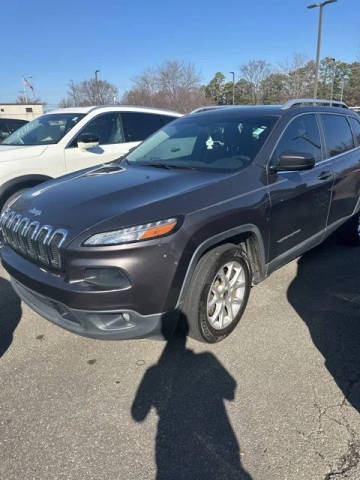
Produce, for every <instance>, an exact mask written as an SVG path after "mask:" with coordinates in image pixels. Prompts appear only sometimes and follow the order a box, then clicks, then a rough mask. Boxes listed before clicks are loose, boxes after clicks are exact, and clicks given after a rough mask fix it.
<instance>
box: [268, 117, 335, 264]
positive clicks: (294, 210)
mask: <svg viewBox="0 0 360 480" xmlns="http://www.w3.org/2000/svg"><path fill="white" fill-rule="evenodd" d="M285 152H286V153H290V152H292V153H298V154H300V153H304V154H310V155H312V156H313V157H314V158H315V161H316V164H315V167H314V168H312V169H311V170H304V171H297V172H290V171H283V172H276V173H269V195H270V202H271V213H270V219H269V225H270V227H269V228H270V243H269V260H270V262H271V261H274V260H275V259H280V260H281V258H284V261H287V260H288V258H287V256H288V255H289V254H290V253H291V251H292V249H293V251H294V250H297V248H296V247H300V246H301V244H302V243H303V242H305V243H308V242H307V241H309V242H311V241H312V239H314V238H317V236H319V235H321V232H323V230H324V229H325V227H326V222H327V215H328V212H329V206H330V200H331V189H332V183H333V172H332V169H331V164H330V163H329V162H327V161H324V160H323V158H324V157H323V148H322V142H321V136H320V130H319V125H318V120H317V117H316V115H315V114H312V113H306V114H302V115H299V116H297V117H295V118H294V119H293V120H292V121H291V123H290V124H289V125H288V126H287V127H286V129H285V131H284V133H283V135H282V137H281V139H280V141H279V142H278V144H277V146H276V148H275V151H274V153H273V156H272V158H271V160H270V162H271V163H272V164H276V162H277V161H278V159H279V157H280V155H281V154H283V153H285ZM295 256H296V255H295ZM275 263H276V260H275ZM280 263H282V262H281V261H280Z"/></svg>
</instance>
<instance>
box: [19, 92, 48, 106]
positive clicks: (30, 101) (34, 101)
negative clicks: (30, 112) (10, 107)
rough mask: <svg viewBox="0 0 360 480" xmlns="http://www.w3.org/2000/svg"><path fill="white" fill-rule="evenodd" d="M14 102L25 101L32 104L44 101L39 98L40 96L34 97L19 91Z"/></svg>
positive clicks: (20, 102) (23, 103)
mask: <svg viewBox="0 0 360 480" xmlns="http://www.w3.org/2000/svg"><path fill="white" fill-rule="evenodd" d="M15 103H19V104H21V105H25V104H26V103H32V104H37V103H38V104H42V105H43V104H44V102H42V101H41V100H40V98H38V97H36V98H33V97H30V98H29V97H26V96H25V95H24V94H23V93H21V94H20V95H19V96H18V97H17V99H16V100H15Z"/></svg>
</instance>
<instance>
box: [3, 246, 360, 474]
mask: <svg viewBox="0 0 360 480" xmlns="http://www.w3.org/2000/svg"><path fill="white" fill-rule="evenodd" d="M359 257H360V249H359V248H351V247H344V246H341V245H339V244H337V243H336V241H335V240H330V241H328V242H326V243H325V244H324V245H322V246H320V247H318V248H316V249H315V250H313V251H311V252H309V253H307V254H305V255H304V256H303V257H302V258H301V259H299V260H297V261H294V262H292V263H290V264H289V265H287V266H286V267H284V268H282V269H281V270H279V271H277V272H275V273H274V274H273V275H271V276H270V277H269V278H268V279H267V280H266V281H265V282H263V283H262V284H261V285H258V286H256V287H254V288H253V289H252V292H251V295H250V300H249V305H248V308H247V310H246V312H245V315H244V317H243V319H242V320H241V322H240V324H239V325H238V327H237V329H236V330H235V331H234V333H233V334H232V335H231V336H230V337H229V338H228V339H226V340H225V341H223V342H221V343H219V344H217V345H206V344H200V343H198V342H196V341H193V340H191V339H186V338H185V336H184V334H183V333H182V332H181V331H180V332H178V334H177V335H176V336H175V337H173V338H172V339H170V340H169V341H168V342H159V341H153V340H133V341H125V342H102V341H96V340H90V339H86V338H81V337H78V336H76V335H74V334H71V333H68V332H66V331H64V330H62V329H60V328H59V327H56V326H54V325H52V324H50V323H49V322H48V321H46V320H44V319H42V318H41V317H39V316H38V315H37V314H35V313H33V312H32V311H31V310H30V309H29V308H27V307H26V306H25V305H23V304H21V303H20V300H19V298H18V297H17V296H16V294H15V293H14V292H13V290H12V288H11V286H10V284H9V282H8V276H7V275H6V273H5V272H4V270H2V269H0V479H1V480H22V479H24V480H32V479H34V480H35V479H36V480H55V479H59V480H60V479H61V480H65V479H66V480H68V479H69V480H70V479H71V480H85V479H86V480H92V479H94V480H95V479H96V480H128V479H129V480H130V479H131V480H133V479H139V480H140V479H141V480H150V479H157V480H165V479H168V480H178V479H179V480H180V479H186V480H220V479H224V480H225V479H226V480H232V479H237V480H241V479H245V480H270V479H276V480H302V479H306V480H317V479H319V480H330V479H343V478H346V479H352V480H358V479H359V478H360V416H359V411H360V351H359V344H360V284H359V278H360V258H359Z"/></svg>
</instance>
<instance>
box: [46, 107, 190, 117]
mask: <svg viewBox="0 0 360 480" xmlns="http://www.w3.org/2000/svg"><path fill="white" fill-rule="evenodd" d="M95 110H97V111H98V112H99V113H100V112H142V113H155V114H158V115H171V116H174V117H182V114H181V113H179V112H174V111H172V110H166V109H162V108H154V107H142V106H138V105H101V106H90V107H67V108H59V109H57V110H51V111H50V112H47V114H55V113H83V114H85V115H87V114H88V113H90V112H93V111H95Z"/></svg>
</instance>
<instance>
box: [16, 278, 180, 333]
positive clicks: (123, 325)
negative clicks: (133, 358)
mask: <svg viewBox="0 0 360 480" xmlns="http://www.w3.org/2000/svg"><path fill="white" fill-rule="evenodd" d="M11 283H12V286H13V288H14V290H15V291H16V293H17V294H18V295H19V297H20V298H21V299H22V300H23V301H24V302H25V303H26V304H27V305H28V306H29V307H30V308H32V309H33V310H34V311H35V312H37V313H38V314H39V315H41V316H42V317H44V318H46V319H47V320H49V321H50V322H52V323H55V324H56V325H58V326H59V327H62V328H64V329H66V330H69V331H70V332H73V333H76V334H78V335H82V336H84V337H89V338H96V339H102V340H128V339H131V338H146V337H151V338H156V339H167V338H169V337H170V336H171V334H172V333H173V331H174V330H175V328H176V324H177V313H176V312H170V313H156V314H152V315H141V314H140V313H138V312H135V311H132V310H118V311H94V310H91V311H87V310H77V309H74V308H70V307H68V306H66V305H64V304H62V303H60V302H58V301H56V300H53V299H51V298H49V297H45V296H43V295H40V294H39V293H37V292H34V291H33V290H30V289H29V288H27V287H25V286H24V285H22V284H21V283H20V282H18V281H17V280H15V279H14V278H13V277H11Z"/></svg>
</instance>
